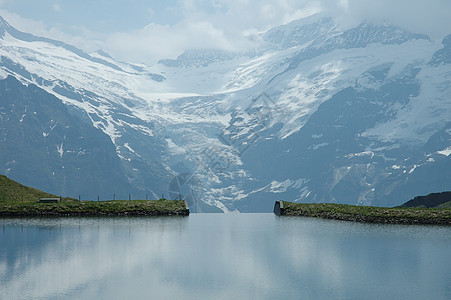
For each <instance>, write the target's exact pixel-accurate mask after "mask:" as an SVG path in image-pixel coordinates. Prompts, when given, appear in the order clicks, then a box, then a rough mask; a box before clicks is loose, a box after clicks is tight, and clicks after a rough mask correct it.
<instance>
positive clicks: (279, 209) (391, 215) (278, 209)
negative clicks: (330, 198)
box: [274, 201, 451, 226]
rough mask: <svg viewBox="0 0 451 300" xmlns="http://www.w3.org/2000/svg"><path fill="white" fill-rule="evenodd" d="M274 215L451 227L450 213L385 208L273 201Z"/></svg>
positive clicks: (450, 210)
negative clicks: (274, 202)
mask: <svg viewBox="0 0 451 300" xmlns="http://www.w3.org/2000/svg"><path fill="white" fill-rule="evenodd" d="M274 213H275V214H277V215H281V216H303V217H315V218H323V219H333V220H342V221H352V222H362V223H379V224H418V225H445V226H450V225H451V209H418V208H399V207H396V208H387V207H372V206H354V205H344V204H325V203H313V204H306V203H292V202H287V201H276V204H275V206H274Z"/></svg>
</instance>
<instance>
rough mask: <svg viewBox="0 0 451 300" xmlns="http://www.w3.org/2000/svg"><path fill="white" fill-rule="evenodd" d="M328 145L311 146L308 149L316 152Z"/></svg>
mask: <svg viewBox="0 0 451 300" xmlns="http://www.w3.org/2000/svg"><path fill="white" fill-rule="evenodd" d="M327 145H329V143H321V144H317V145H312V146H310V147H309V149H313V150H318V149H319V148H321V147H325V146H327Z"/></svg>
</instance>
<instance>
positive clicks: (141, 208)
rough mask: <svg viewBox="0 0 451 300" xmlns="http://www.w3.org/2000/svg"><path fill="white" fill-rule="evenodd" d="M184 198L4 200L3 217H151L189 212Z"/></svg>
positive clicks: (1, 212)
mask: <svg viewBox="0 0 451 300" xmlns="http://www.w3.org/2000/svg"><path fill="white" fill-rule="evenodd" d="M188 214H189V211H188V209H187V208H186V207H185V202H184V201H178V200H153V201H152V200H150V201H146V200H133V201H126V200H115V201H98V202H97V201H62V202H59V203H38V202H18V201H4V202H0V216H52V215H54V216H126V215H130V216H150V215H188Z"/></svg>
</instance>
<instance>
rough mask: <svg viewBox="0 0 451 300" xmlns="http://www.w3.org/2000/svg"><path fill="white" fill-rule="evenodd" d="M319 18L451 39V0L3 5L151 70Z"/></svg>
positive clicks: (43, 31) (50, 33)
mask: <svg viewBox="0 0 451 300" xmlns="http://www.w3.org/2000/svg"><path fill="white" fill-rule="evenodd" d="M316 12H324V13H327V14H330V15H332V16H333V17H335V18H337V19H338V21H339V22H340V24H341V25H342V26H343V27H349V26H353V25H357V24H359V23H360V22H362V21H370V22H389V23H392V24H394V25H397V26H400V27H402V28H404V29H407V30H410V31H414V32H419V33H425V34H429V35H430V36H431V37H432V38H433V39H441V38H443V37H444V36H445V35H447V34H450V33H451V0H378V1H375V0H317V1H312V0H273V1H268V0H260V1H257V0H239V1H238V0H165V1H155V0H152V1H149V0H93V1H79V0H39V1H38V0H0V15H2V16H3V17H4V18H5V19H6V20H7V21H8V22H10V23H11V24H12V25H13V26H15V27H16V28H18V29H20V30H22V31H26V32H31V33H33V34H35V35H39V36H46V37H50V38H55V39H58V40H62V41H65V42H67V43H71V44H74V45H76V46H77V47H80V48H82V49H84V50H87V51H94V50H97V49H100V48H101V49H103V50H105V51H107V52H109V53H110V54H112V55H113V56H114V57H116V58H118V59H121V60H125V61H133V62H145V63H148V64H152V63H155V62H156V61H157V60H158V59H161V58H175V57H177V56H178V55H179V54H181V53H182V52H183V51H184V50H186V49H205V48H220V49H227V50H243V49H247V48H250V47H253V46H255V43H256V40H255V38H254V37H255V34H256V33H258V32H261V31H263V30H265V29H268V28H270V27H273V26H277V25H280V24H284V23H287V22H289V21H291V20H294V19H298V18H302V17H306V16H308V15H311V14H313V13H316Z"/></svg>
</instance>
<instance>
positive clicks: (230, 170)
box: [0, 15, 451, 211]
mask: <svg viewBox="0 0 451 300" xmlns="http://www.w3.org/2000/svg"><path fill="white" fill-rule="evenodd" d="M260 38H261V41H262V42H261V45H260V46H259V47H258V48H256V49H254V50H253V51H249V52H245V53H231V52H225V51H217V50H204V51H201V50H197V51H189V52H185V53H184V54H183V55H181V56H180V57H179V58H177V59H176V60H162V61H160V62H159V63H158V64H157V65H155V66H151V67H149V66H145V65H136V64H129V63H124V62H119V61H116V60H114V59H113V58H111V57H110V56H108V55H107V54H105V53H104V52H102V51H99V52H96V53H92V54H88V53H86V52H84V51H82V50H79V49H76V48H75V47H73V46H70V45H67V44H64V43H61V42H58V41H54V40H50V39H46V38H39V37H35V36H32V35H29V34H26V33H22V32H19V31H17V30H15V29H14V28H12V27H11V26H10V25H9V24H8V23H7V22H6V21H5V20H3V19H0V60H1V69H0V75H1V77H2V78H6V77H7V76H10V77H9V78H8V79H4V80H3V81H6V82H5V83H4V84H3V86H4V87H3V88H4V89H5V91H0V92H1V93H2V94H0V117H1V120H3V121H2V122H3V123H2V127H3V128H2V130H3V138H2V139H1V141H0V147H2V149H6V150H4V151H3V150H2V153H0V173H4V174H7V175H8V176H10V177H12V178H13V179H16V180H20V181H22V182H24V183H25V184H27V185H32V186H33V185H34V186H36V187H38V188H44V187H43V186H42V182H40V181H38V180H37V179H33V178H34V177H39V176H40V174H41V173H45V174H53V175H52V176H54V177H55V178H53V179H52V176H47V177H46V178H48V181H50V182H52V180H53V182H55V184H54V185H53V186H52V189H50V190H49V191H50V192H52V193H56V194H58V193H63V194H67V193H69V196H74V197H75V196H77V191H78V190H79V189H80V186H83V183H82V181H80V180H77V179H76V178H80V176H82V175H73V174H74V173H73V169H71V171H69V170H68V171H61V169H67V166H66V164H68V163H69V164H71V165H73V166H74V167H76V168H83V166H86V165H87V164H88V165H89V164H92V163H93V161H96V158H94V157H95V156H93V157H92V158H89V159H88V160H84V161H83V160H79V159H77V157H74V158H73V159H70V160H69V161H66V162H64V161H61V158H62V157H65V156H66V155H67V156H70V155H73V153H79V152H80V151H82V152H83V151H84V150H85V149H84V148H83V147H85V148H89V147H88V146H90V147H93V144H95V142H92V143H91V142H90V143H88V144H83V146H81V145H78V144H77V145H75V146H74V147H75V148H77V151H79V152H75V150H74V149H68V148H66V147H64V143H68V142H67V140H72V137H71V138H68V137H67V136H68V135H67V134H66V132H65V131H64V130H60V131H59V132H53V130H54V128H55V127H53V126H55V124H56V123H58V122H59V121H57V120H56V117H52V114H47V118H43V119H42V120H39V122H40V125H39V128H41V129H42V131H43V132H42V135H41V139H43V141H40V140H39V141H36V142H34V143H33V144H32V145H33V146H30V147H28V148H27V149H23V150H17V149H18V148H19V147H16V146H17V145H16V144H17V143H18V141H17V140H12V139H10V138H9V136H11V134H10V132H13V130H12V128H24V129H26V128H27V127H24V126H25V125H24V121H23V120H24V118H25V119H26V118H27V116H30V115H32V114H34V115H36V114H39V112H37V111H36V109H35V110H33V109H32V108H36V106H33V105H32V104H33V103H34V102H36V101H39V99H35V98H34V97H33V94H32V93H30V92H27V93H22V94H25V95H28V96H25V97H23V99H22V100H21V103H22V104H21V106H19V105H14V103H13V102H11V101H9V102H8V105H9V106H7V105H6V103H7V102H6V99H12V98H11V97H12V96H11V92H10V91H9V90H8V89H9V88H8V86H9V85H13V84H12V81H13V78H12V77H14V78H16V79H17V80H19V81H20V82H21V85H17V84H16V85H15V86H16V88H17V89H22V90H23V89H25V90H26V89H27V87H28V88H30V87H33V88H32V89H35V88H34V86H36V88H39V89H42V90H43V92H45V93H46V94H47V95H48V97H54V99H59V101H61V103H63V104H64V108H61V110H59V111H64V110H67V113H68V115H67V118H66V119H69V118H75V119H74V120H73V121H71V122H73V123H74V124H78V123H80V124H78V125H76V127H77V128H78V129H77V130H78V131H77V134H75V137H76V136H80V135H83V134H82V133H81V132H86V130H89V131H90V132H92V135H93V136H95V135H98V134H100V135H102V136H104V137H107V139H106V140H103V139H101V138H99V140H98V141H99V143H100V140H102V142H101V144H99V145H100V147H101V148H104V147H105V149H112V150H111V151H110V150H108V151H107V154H105V155H107V156H108V157H110V156H111V159H112V161H114V163H113V162H112V163H111V167H112V169H114V172H113V174H114V176H113V175H111V174H110V177H111V176H113V177H114V178H112V177H111V179H109V180H107V182H109V181H110V182H123V184H122V187H118V184H116V183H112V186H111V187H108V183H107V182H105V180H104V179H105V178H100V177H103V176H106V174H108V172H104V173H99V175H97V176H94V177H95V178H92V176H91V179H90V182H92V181H94V182H95V181H96V180H99V181H100V180H102V182H103V184H101V185H97V186H96V185H93V187H91V188H89V191H88V190H86V191H84V193H85V194H87V195H89V196H90V197H93V196H92V195H99V194H102V195H104V194H105V195H106V194H108V193H111V191H112V190H115V189H117V190H119V191H118V192H117V193H122V194H126V193H134V194H137V195H141V196H136V197H140V198H143V196H142V195H144V193H146V194H148V195H149V197H151V198H155V197H160V195H161V194H163V195H164V196H166V197H171V198H176V197H182V198H184V199H186V200H187V201H188V203H189V204H190V206H191V209H192V210H193V211H211V210H214V208H216V209H218V208H219V209H221V210H222V211H233V210H239V211H270V210H271V209H272V205H273V203H274V200H278V199H283V200H289V201H302V202H339V203H350V204H359V205H393V206H394V205H398V204H401V203H403V202H405V201H407V200H409V199H410V198H412V197H413V196H416V195H418V194H427V193H430V192H438V191H443V190H451V172H450V171H449V170H451V166H450V159H451V157H450V154H451V139H450V135H451V83H450V82H451V43H450V41H451V36H448V37H447V38H445V39H444V40H443V42H442V41H433V40H431V39H430V38H429V37H427V36H425V35H420V34H415V33H410V32H407V31H405V30H402V29H400V28H396V27H394V26H390V25H386V24H384V25H378V24H366V23H364V24H361V25H360V26H358V27H356V28H352V29H349V30H345V31H343V30H340V29H339V26H337V24H335V23H334V21H333V20H332V19H331V18H328V17H325V16H322V15H315V16H312V17H309V18H306V19H302V20H298V21H294V22H292V23H289V24H286V25H283V26H280V27H277V28H273V29H271V30H269V31H266V32H264V33H262V34H261V36H260ZM8 82H9V83H8ZM21 86H22V87H21ZM8 93H9V94H8ZM7 94H8V95H10V96H8V97H10V98H6V96H4V95H7ZM4 99H5V100H4ZM52 99H53V98H52ZM2 110H3V111H2ZM19 110H20V111H19ZM64 114H65V112H64ZM69 115H70V116H69ZM13 116H14V117H13ZM6 119H8V122H6V121H4V120H6ZM16 119H17V120H16ZM65 122H67V121H65ZM52 127H53V128H52ZM81 128H84V129H81ZM88 128H90V129H88ZM14 132H15V131H14ZM22 132H23V133H22V134H23V135H24V136H25V137H28V136H30V139H29V140H33V141H35V139H33V138H32V137H33V136H35V135H39V133H38V132H36V130H33V131H32V130H29V129H26V130H23V131H22ZM8 134H9V135H8ZM52 134H54V135H55V137H54V138H53V139H52V140H50V139H49V137H51V136H52ZM25 140H27V138H25ZM65 141H66V142H65ZM41 144H42V145H41ZM37 145H40V146H37ZM13 146H14V147H13ZM41 146H42V147H43V148H42V149H44V148H45V149H51V151H50V150H49V151H47V152H46V155H48V157H49V159H48V160H49V161H60V163H59V164H58V165H57V166H55V165H54V164H38V165H36V166H33V165H32V162H30V161H27V163H26V165H27V171H25V169H23V167H18V166H20V164H21V163H22V166H23V165H24V164H23V162H19V158H20V157H21V159H22V160H23V157H26V156H27V153H28V152H29V151H31V150H30V148H33V149H36V148H39V147H41ZM44 146H45V147H44ZM110 146H111V147H110ZM13 148H14V149H15V150H14V152H13V153H11V151H8V149H13ZM82 148H83V149H82ZM67 149H68V150H67ZM19 152H21V153H20V155H19V156H17V157H19V158H17V157H16V156H15V155H14V154H15V153H17V154H19ZM32 152H33V151H32ZM38 152H39V151H38ZM85 152H86V151H85ZM88 152H89V151H88ZM5 153H8V154H7V155H6V154H5ZM40 153H41V154H42V151H40ZM97 160H98V159H97ZM77 164H78V165H77ZM106 165H108V164H103V165H102V167H100V168H105V166H106ZM52 168H53V169H55V168H57V169H58V172H59V173H58V172H57V173H55V172H56V171H55V170H53V169H52ZM30 170H33V172H32V174H36V176H28V175H26V174H25V173H27V174H30ZM90 172H92V170H91V171H90ZM54 174H62V175H60V176H58V175H54ZM102 174H103V175H102ZM61 176H66V177H67V178H70V180H69V182H74V186H75V187H72V188H71V187H70V186H71V184H70V183H67V182H66V183H65V189H64V190H63V189H62V188H61V187H60V185H59V184H57V182H58V179H56V178H61ZM41 178H42V177H41ZM24 179H26V180H24ZM75 182H76V183H77V184H75ZM105 190H108V191H105ZM127 190H130V191H128V192H127ZM105 197H107V196H105Z"/></svg>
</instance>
